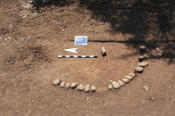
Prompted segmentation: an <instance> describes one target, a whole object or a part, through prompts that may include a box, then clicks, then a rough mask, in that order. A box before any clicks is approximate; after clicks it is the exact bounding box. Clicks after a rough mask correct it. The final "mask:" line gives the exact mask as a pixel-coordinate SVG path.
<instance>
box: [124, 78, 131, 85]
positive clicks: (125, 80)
mask: <svg viewBox="0 0 175 116" xmlns="http://www.w3.org/2000/svg"><path fill="white" fill-rule="evenodd" d="M122 81H123V82H124V83H126V84H128V83H129V81H130V80H129V79H127V78H123V79H122Z"/></svg>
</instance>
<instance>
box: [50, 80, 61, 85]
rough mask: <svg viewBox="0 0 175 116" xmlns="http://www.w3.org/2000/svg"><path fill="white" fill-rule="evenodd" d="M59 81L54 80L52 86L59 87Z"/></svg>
mask: <svg viewBox="0 0 175 116" xmlns="http://www.w3.org/2000/svg"><path fill="white" fill-rule="evenodd" d="M60 82H61V81H60V80H59V79H56V80H54V81H53V82H52V83H53V85H54V86H57V85H59V84H60Z"/></svg>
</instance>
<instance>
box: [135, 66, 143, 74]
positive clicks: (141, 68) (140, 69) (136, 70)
mask: <svg viewBox="0 0 175 116" xmlns="http://www.w3.org/2000/svg"><path fill="white" fill-rule="evenodd" d="M143 70H144V68H143V67H140V66H138V67H136V68H135V72H136V73H142V72H143Z"/></svg>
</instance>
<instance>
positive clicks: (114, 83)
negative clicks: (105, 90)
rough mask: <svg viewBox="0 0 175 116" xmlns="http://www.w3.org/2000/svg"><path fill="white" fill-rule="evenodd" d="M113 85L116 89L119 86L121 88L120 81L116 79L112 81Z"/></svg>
mask: <svg viewBox="0 0 175 116" xmlns="http://www.w3.org/2000/svg"><path fill="white" fill-rule="evenodd" d="M112 86H113V87H114V89H118V88H120V85H119V83H118V82H116V81H113V82H112Z"/></svg>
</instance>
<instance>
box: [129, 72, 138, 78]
mask: <svg viewBox="0 0 175 116" xmlns="http://www.w3.org/2000/svg"><path fill="white" fill-rule="evenodd" d="M128 76H131V77H133V78H134V77H135V76H136V74H135V73H129V75H128Z"/></svg>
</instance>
